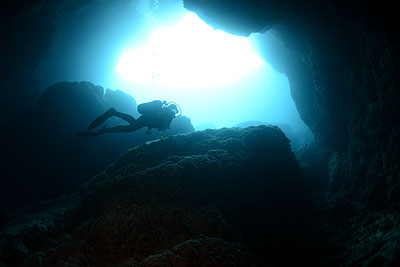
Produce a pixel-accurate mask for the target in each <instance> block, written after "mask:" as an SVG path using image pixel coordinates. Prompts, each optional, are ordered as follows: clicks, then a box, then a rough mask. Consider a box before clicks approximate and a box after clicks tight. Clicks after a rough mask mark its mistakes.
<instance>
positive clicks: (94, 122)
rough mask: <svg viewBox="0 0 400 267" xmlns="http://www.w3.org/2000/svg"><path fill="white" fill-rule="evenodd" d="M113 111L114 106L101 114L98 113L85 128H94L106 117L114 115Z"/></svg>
mask: <svg viewBox="0 0 400 267" xmlns="http://www.w3.org/2000/svg"><path fill="white" fill-rule="evenodd" d="M115 112H116V110H115V109H114V108H110V109H109V110H107V111H106V112H105V113H104V114H103V115H100V116H99V117H97V118H96V119H95V120H94V121H92V123H90V125H89V127H88V129H87V130H88V131H90V130H92V129H94V128H96V127H97V126H99V125H100V124H102V123H103V122H105V121H106V120H107V119H108V118H110V117H112V116H114V114H115Z"/></svg>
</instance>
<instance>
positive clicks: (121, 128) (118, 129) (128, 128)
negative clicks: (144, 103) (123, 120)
mask: <svg viewBox="0 0 400 267" xmlns="http://www.w3.org/2000/svg"><path fill="white" fill-rule="evenodd" d="M143 127H144V125H141V124H138V123H132V124H129V125H118V126H114V127H110V128H106V127H104V128H102V129H100V130H98V131H97V132H95V134H96V135H100V134H105V133H129V132H133V131H136V130H139V129H140V128H143Z"/></svg>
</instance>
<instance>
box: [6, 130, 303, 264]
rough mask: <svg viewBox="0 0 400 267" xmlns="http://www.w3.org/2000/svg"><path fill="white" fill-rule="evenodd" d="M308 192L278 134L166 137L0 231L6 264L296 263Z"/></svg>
mask: <svg viewBox="0 0 400 267" xmlns="http://www.w3.org/2000/svg"><path fill="white" fill-rule="evenodd" d="M306 192H307V189H306V184H305V180H304V177H303V176H302V173H301V170H300V168H299V166H298V164H297V162H296V159H295V156H294V154H293V153H292V151H291V149H290V144H289V140H288V139H287V138H286V136H285V135H284V134H283V133H282V131H281V130H280V129H279V128H277V127H268V126H259V127H249V128H245V129H240V128H232V129H221V130H205V131H201V132H194V133H191V134H181V135H175V136H170V137H168V138H166V139H164V140H159V141H155V142H152V143H149V144H143V145H140V146H138V147H136V148H133V149H131V150H129V151H127V152H126V153H124V154H122V155H121V156H120V157H119V158H118V159H117V160H116V161H115V162H114V163H113V164H111V165H110V166H109V167H108V168H107V169H106V170H105V171H103V172H101V173H99V174H98V175H96V176H95V177H93V178H92V179H91V180H90V181H88V182H87V183H86V184H85V185H84V186H83V187H82V189H81V191H80V194H79V195H78V194H73V195H70V196H64V197H61V198H58V199H55V200H53V201H48V202H44V203H41V204H39V205H37V206H34V207H32V208H29V209H26V210H22V211H20V212H19V213H17V214H16V215H14V216H13V217H12V218H11V219H10V220H9V222H8V223H7V225H6V226H5V227H4V229H3V231H2V232H1V234H0V240H1V241H0V246H1V251H2V252H3V253H2V254H0V255H1V258H0V259H1V260H2V261H3V263H4V264H7V265H24V264H25V265H27V266H28V265H29V266H32V265H33V266H39V263H42V264H43V265H44V266H70V265H74V264H75V265H78V266H83V265H87V264H89V265H95V266H110V265H112V266H165V265H170V266H182V265H183V266H189V265H191V266H221V265H222V266H230V265H235V264H236V265H238V264H239V265H242V264H243V265H248V266H265V265H264V264H266V263H268V264H273V263H274V262H278V263H279V262H280V263H284V262H286V263H293V262H295V261H298V260H299V255H295V254H301V253H300V251H297V252H295V253H294V254H293V258H287V259H285V258H284V254H285V253H286V252H285V250H287V249H293V251H295V250H296V249H298V248H300V247H301V246H300V244H299V243H298V242H300V240H302V239H303V238H304V235H303V234H302V229H305V228H304V227H305V225H306V224H305V222H306V221H305V220H304V218H306V216H304V215H305V214H306V213H307V210H308V209H307V208H306V207H307V205H306V203H307V201H308V200H307V194H306ZM295 239H297V240H298V241H297V242H296V241H295ZM30 264H31V265H30ZM271 266H272V265H271Z"/></svg>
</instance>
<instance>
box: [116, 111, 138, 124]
mask: <svg viewBox="0 0 400 267" xmlns="http://www.w3.org/2000/svg"><path fill="white" fill-rule="evenodd" d="M113 116H116V117H118V118H121V119H123V120H124V121H126V122H127V123H134V122H135V121H136V119H135V118H134V117H132V116H131V115H129V114H126V113H122V112H118V111H115V113H114V114H113Z"/></svg>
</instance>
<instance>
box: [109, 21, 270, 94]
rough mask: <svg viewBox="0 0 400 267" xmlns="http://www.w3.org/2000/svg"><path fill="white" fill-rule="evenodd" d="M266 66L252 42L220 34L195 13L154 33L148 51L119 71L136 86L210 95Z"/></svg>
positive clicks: (130, 54)
mask: <svg viewBox="0 0 400 267" xmlns="http://www.w3.org/2000/svg"><path fill="white" fill-rule="evenodd" d="M264 64H265V62H264V61H263V60H262V59H261V58H260V57H259V56H258V55H257V54H256V53H255V52H254V50H253V49H252V47H251V44H250V42H249V40H248V39H247V38H245V37H239V36H234V35H230V34H227V33H225V32H223V31H215V30H213V29H212V28H211V27H210V26H209V25H207V24H206V23H204V22H203V21H202V20H201V19H200V18H199V17H198V16H197V15H195V14H193V13H190V14H187V15H185V16H184V17H183V18H182V19H181V20H180V21H179V22H178V23H177V24H176V25H174V26H172V27H168V28H167V27H161V28H159V29H157V30H156V31H154V32H153V33H152V35H151V37H150V39H149V40H148V41H147V43H146V44H145V45H144V46H142V47H138V48H134V49H131V50H129V51H126V52H125V53H123V55H122V56H121V58H120V60H119V62H118V65H117V67H116V68H115V70H116V71H117V72H118V73H119V74H120V75H121V77H122V78H123V79H125V80H127V81H130V82H132V83H135V84H141V85H149V84H154V85H156V86H158V87H164V88H168V90H177V91H182V90H191V91H194V90H202V91H203V92H204V90H207V89H209V88H214V87H215V86H222V85H226V84H229V83H233V82H235V81H238V80H239V79H241V78H243V77H244V76H246V75H248V74H249V73H251V72H253V71H254V70H256V69H258V68H260V67H262V66H263V65H264Z"/></svg>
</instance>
